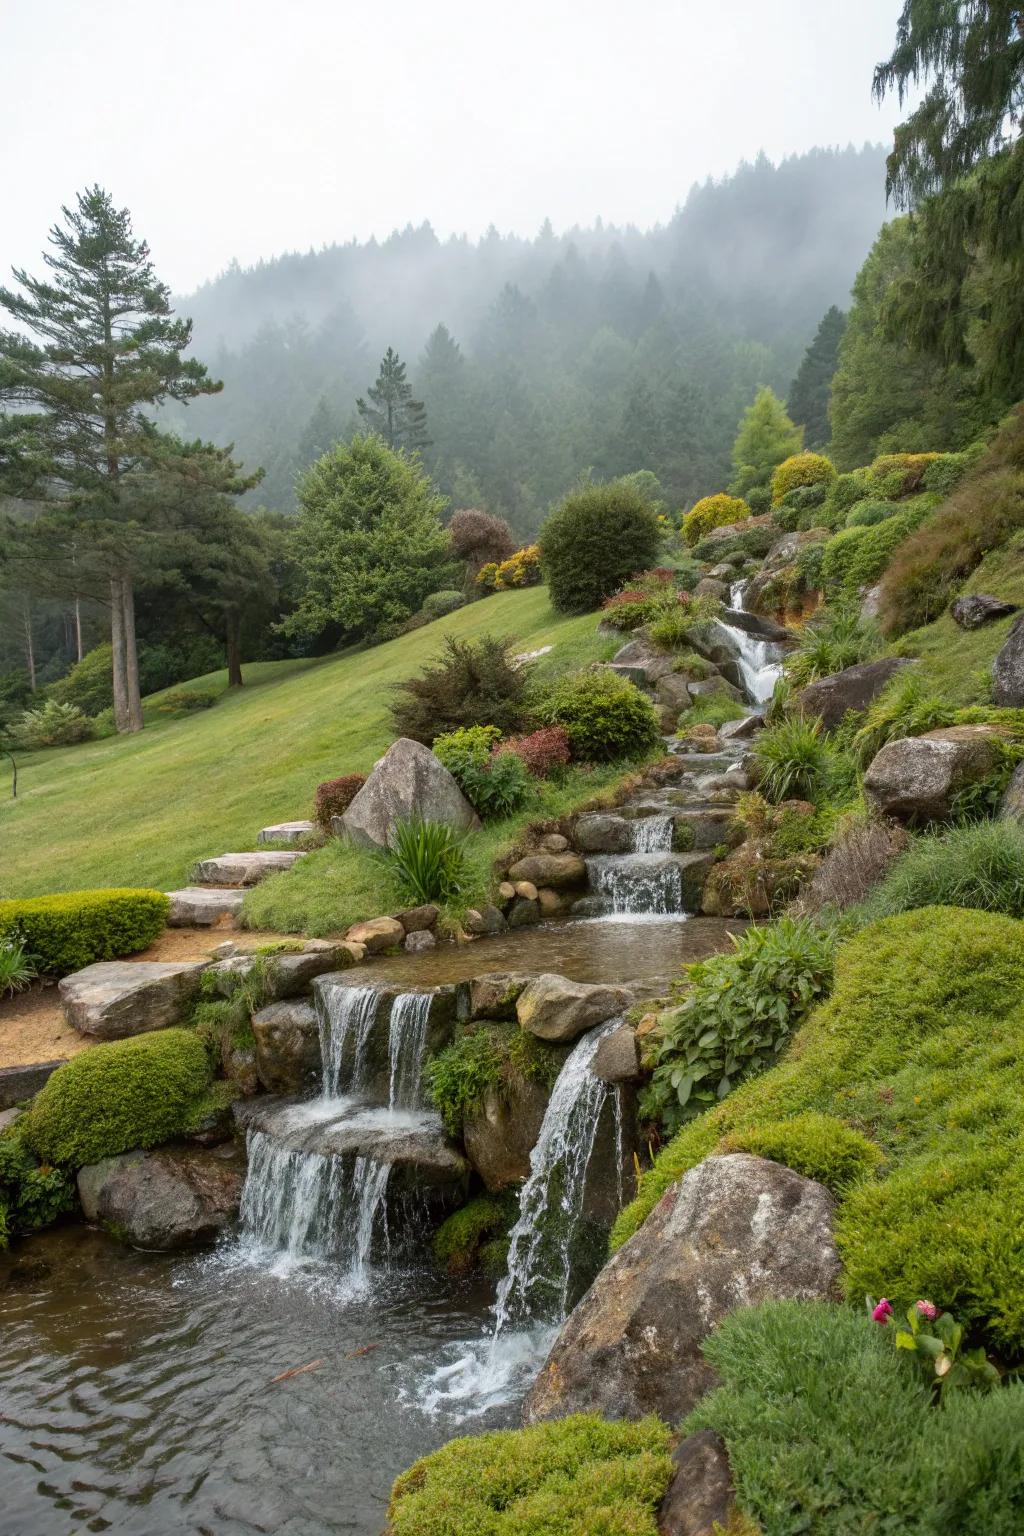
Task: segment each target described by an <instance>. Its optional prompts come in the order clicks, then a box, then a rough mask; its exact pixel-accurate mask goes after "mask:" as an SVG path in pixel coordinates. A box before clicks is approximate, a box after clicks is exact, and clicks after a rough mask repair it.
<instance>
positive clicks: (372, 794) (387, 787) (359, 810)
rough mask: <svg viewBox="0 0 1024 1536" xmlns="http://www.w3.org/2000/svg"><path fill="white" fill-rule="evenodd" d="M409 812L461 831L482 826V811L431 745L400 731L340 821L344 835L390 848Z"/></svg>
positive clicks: (362, 843) (369, 845)
mask: <svg viewBox="0 0 1024 1536" xmlns="http://www.w3.org/2000/svg"><path fill="white" fill-rule="evenodd" d="M410 817H418V818H419V819H420V820H421V821H437V822H442V823H443V824H444V825H445V826H448V827H454V828H455V829H456V831H459V832H469V831H475V830H476V829H477V828H478V827H479V826H480V818H479V816H478V815H477V814H476V812H475V811H474V809H473V807H472V806H471V805H470V803H469V801H468V800H467V799H466V797H465V795H464V794H463V793H462V790H461V789H460V788H459V786H458V785H457V784H456V782H455V780H454V779H453V778H452V776H451V774H450V773H449V772H448V769H447V768H446V767H445V766H444V764H443V763H442V762H440V761H439V760H438V759H437V758H436V757H435V756H434V754H433V752H431V750H430V748H429V747H425V746H423V745H422V743H421V742H418V741H411V740H410V739H409V737H408V736H400V737H399V738H398V740H397V741H396V742H393V743H392V745H391V746H390V747H389V748H388V750H387V751H386V752H385V754H384V756H383V757H382V758H380V759H379V760H378V761H377V762H376V763H374V765H373V771H372V773H371V774H370V776H369V778H368V779H367V781H366V783H365V784H364V785H363V787H362V789H361V790H360V791H359V793H358V794H357V795H356V797H355V799H354V800H353V801H352V804H351V805H350V806H349V808H348V810H347V811H346V812H345V814H344V816H342V818H341V823H342V826H343V827H344V830H345V836H346V837H347V838H348V839H349V840H350V841H351V842H353V843H356V844H358V845H359V846H360V847H363V848H387V847H390V846H391V843H392V841H393V839H394V835H395V828H396V827H397V825H398V823H399V822H401V821H408V820H409V819H410Z"/></svg>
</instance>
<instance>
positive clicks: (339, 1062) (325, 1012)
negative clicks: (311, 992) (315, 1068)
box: [316, 987, 380, 1099]
mask: <svg viewBox="0 0 1024 1536" xmlns="http://www.w3.org/2000/svg"><path fill="white" fill-rule="evenodd" d="M316 999H317V1021H318V1023H319V1026H320V1055H321V1058H322V1060H323V1077H322V1085H323V1086H322V1090H321V1091H322V1094H323V1097H324V1098H325V1099H337V1098H340V1097H341V1095H342V1094H349V1093H359V1092H360V1091H361V1090H362V1089H364V1088H365V1086H366V1069H367V1046H368V1045H369V1040H370V1032H371V1030H372V1029H373V1026H374V1023H375V1021H376V1018H377V1006H378V1004H379V1002H380V992H379V990H378V988H377V987H330V988H324V989H323V990H322V991H319V990H318V991H317V994H316ZM350 1042H351V1052H352V1064H351V1069H350V1070H349V1072H348V1081H347V1082H343V1079H344V1078H345V1076H346V1060H345V1058H346V1056H347V1054H348V1050H349V1044H350Z"/></svg>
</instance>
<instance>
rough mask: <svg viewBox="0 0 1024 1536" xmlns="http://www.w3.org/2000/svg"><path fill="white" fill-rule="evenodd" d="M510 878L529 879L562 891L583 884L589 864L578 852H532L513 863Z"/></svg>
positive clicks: (531, 881)
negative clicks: (585, 862) (586, 863)
mask: <svg viewBox="0 0 1024 1536" xmlns="http://www.w3.org/2000/svg"><path fill="white" fill-rule="evenodd" d="M508 878H509V879H510V880H511V881H512V882H513V884H515V882H516V881H517V880H529V882H530V883H531V885H535V886H537V887H538V888H539V887H540V886H542V885H544V886H547V887H548V889H549V890H555V891H561V890H564V889H565V888H566V887H567V886H573V885H582V884H583V882H584V881H585V880H586V878H587V866H586V865H585V864H584V862H583V860H582V859H581V858H580V856H579V854H578V853H530V854H527V856H526V858H525V859H519V860H517V862H516V863H515V864H513V865H512V867H511V869H510V870H509V872H508Z"/></svg>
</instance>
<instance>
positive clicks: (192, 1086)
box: [24, 1029, 211, 1168]
mask: <svg viewBox="0 0 1024 1536" xmlns="http://www.w3.org/2000/svg"><path fill="white" fill-rule="evenodd" d="M210 1076H211V1073H210V1061H209V1057H208V1056H207V1054H206V1049H205V1047H204V1045H203V1043H202V1041H201V1040H200V1039H199V1038H198V1036H196V1035H194V1034H192V1033H191V1032H190V1031H189V1030H187V1029H159V1030H155V1031H154V1032H153V1033H152V1034H149V1035H136V1036H134V1037H133V1038H132V1039H130V1040H113V1041H111V1042H109V1043H108V1044H105V1045H97V1046H93V1047H92V1049H91V1050H88V1051H84V1052H83V1053H82V1054H81V1055H80V1056H73V1057H72V1058H71V1060H70V1061H66V1062H65V1063H64V1065H63V1066H62V1067H58V1068H57V1070H56V1072H54V1074H53V1076H52V1077H50V1078H49V1079H48V1080H47V1082H46V1083H45V1084H44V1086H43V1087H42V1088H41V1089H40V1091H39V1093H38V1094H37V1095H36V1097H35V1100H34V1101H33V1104H32V1108H31V1109H30V1110H29V1112H28V1117H27V1123H26V1126H25V1133H24V1135H25V1141H26V1144H27V1145H28V1146H29V1147H30V1148H31V1149H32V1151H33V1152H35V1153H36V1154H37V1155H38V1156H39V1157H41V1158H42V1159H43V1160H44V1161H45V1162H47V1163H58V1164H62V1165H65V1166H67V1167H71V1168H83V1167H85V1165H86V1164H88V1163H98V1162H99V1161H100V1160H101V1159H102V1158H104V1157H114V1156H116V1155H117V1154H118V1153H119V1152H129V1151H131V1150H132V1148H134V1147H153V1146H156V1144H157V1143H158V1142H161V1141H169V1140H170V1139H171V1138H172V1137H174V1136H178V1135H180V1134H181V1132H182V1131H183V1130H184V1129H185V1128H186V1126H187V1124H188V1122H189V1117H190V1114H191V1112H192V1111H193V1110H194V1109H195V1107H196V1105H197V1104H198V1103H199V1101H200V1099H201V1098H202V1096H203V1094H204V1093H205V1091H206V1089H207V1087H208V1086H209V1082H210Z"/></svg>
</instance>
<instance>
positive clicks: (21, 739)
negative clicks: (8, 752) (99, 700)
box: [13, 699, 92, 752]
mask: <svg viewBox="0 0 1024 1536" xmlns="http://www.w3.org/2000/svg"><path fill="white" fill-rule="evenodd" d="M13 735H14V740H15V742H16V743H17V744H18V746H20V747H22V748H23V749H24V750H25V751H26V752H36V751H39V750H41V749H42V748H43V747H70V746H75V745H76V744H77V743H78V742H80V741H88V740H89V738H90V736H91V735H92V724H91V722H90V721H89V720H87V719H86V717H85V716H84V715H83V714H82V711H81V710H80V709H79V707H78V705H77V704H59V703H58V702H57V700H56V699H47V701H46V703H45V704H43V705H41V706H40V708H39V709H26V710H25V712H24V714H23V715H22V716H21V718H20V719H19V720H16V721H15V723H14V730H13Z"/></svg>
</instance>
